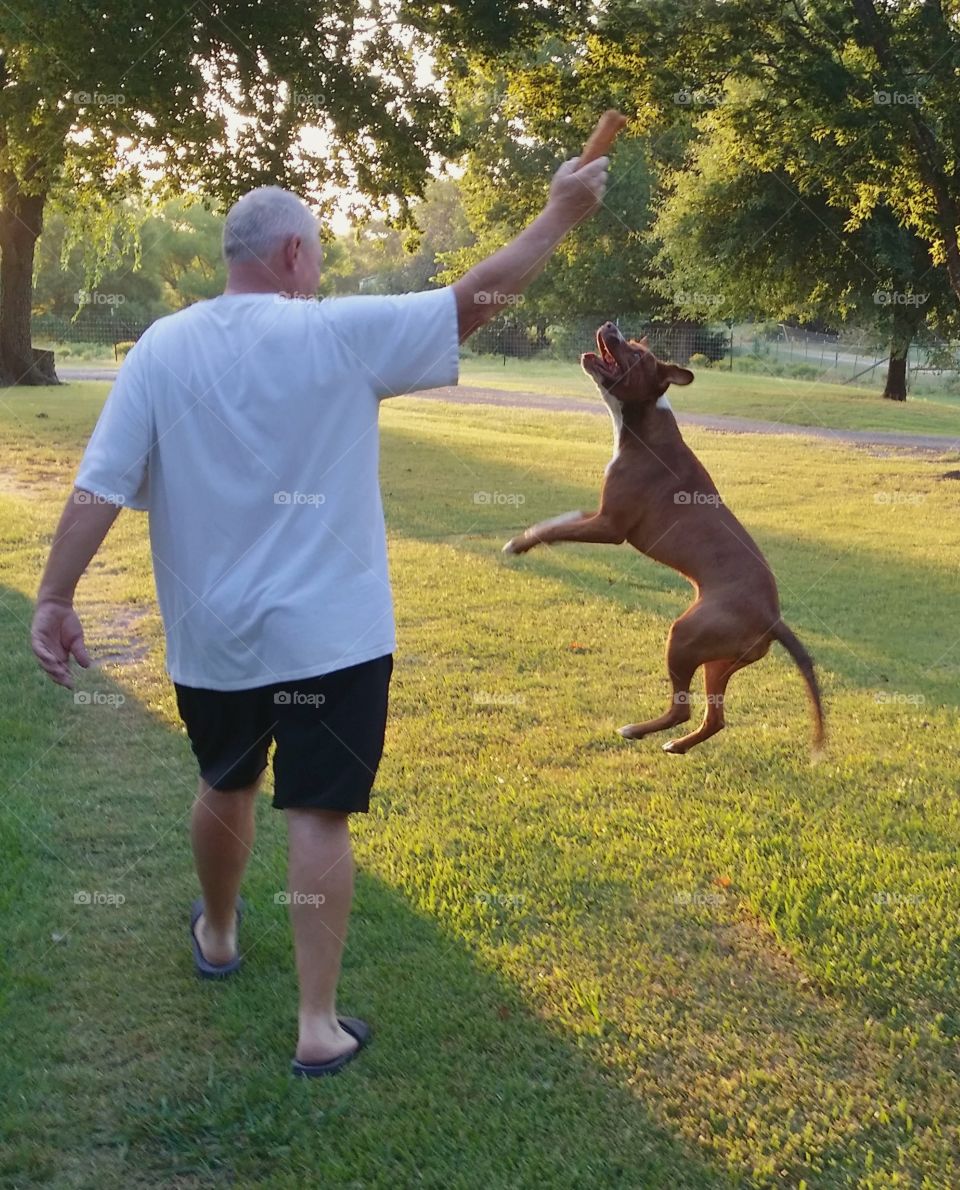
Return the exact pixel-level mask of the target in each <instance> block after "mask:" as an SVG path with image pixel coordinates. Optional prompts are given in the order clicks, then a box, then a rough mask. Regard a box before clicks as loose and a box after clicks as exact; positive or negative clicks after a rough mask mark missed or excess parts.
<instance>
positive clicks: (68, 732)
mask: <svg viewBox="0 0 960 1190" xmlns="http://www.w3.org/2000/svg"><path fill="white" fill-rule="evenodd" d="M105 390H106V386H105V385H94V384H91V385H73V386H70V387H67V388H61V389H57V390H33V391H28V390H23V391H16V392H9V391H6V392H3V393H0V443H2V445H3V452H4V453H3V458H4V462H3V464H2V467H3V470H2V471H0V566H2V570H0V584H2V590H0V637H2V645H3V648H2V652H0V673H2V677H3V681H4V685H5V688H6V690H7V692H8V697H7V698H6V699H5V700H4V703H3V709H2V711H0V739H2V740H3V745H2V748H3V756H2V769H0V776H2V792H0V804H2V806H3V814H2V816H0V907H2V917H0V920H2V923H3V945H2V948H0V963H2V964H3V967H2V970H0V1014H2V1019H3V1026H4V1028H3V1036H4V1047H3V1057H2V1059H0V1099H2V1102H3V1104H4V1109H3V1111H4V1119H3V1124H4V1126H3V1128H2V1130H0V1184H3V1185H11V1186H16V1187H24V1186H31V1185H40V1184H44V1185H53V1186H57V1187H88V1186H97V1187H103V1188H113V1187H117V1188H124V1190H126V1188H127V1187H134V1186H163V1187H168V1186H175V1187H183V1188H186V1187H189V1188H194V1187H206V1186H221V1185H224V1186H225V1185H230V1186H234V1185H236V1186H243V1187H248V1186H249V1187H252V1186H264V1187H281V1188H289V1190H299V1188H300V1187H303V1186H318V1187H328V1186H330V1187H333V1186H338V1187H339V1186H344V1187H358V1188H359V1187H377V1188H379V1187H384V1188H388V1187H389V1188H390V1190H393V1188H394V1187H408V1186H410V1187H413V1186H416V1187H431V1188H436V1190H447V1188H448V1187H467V1188H477V1190H481V1188H483V1190H486V1188H489V1187H497V1188H499V1187H510V1188H513V1187H531V1188H532V1187H541V1186H549V1187H570V1188H574V1187H577V1188H582V1187H611V1188H620V1187H629V1188H631V1190H633V1188H641V1187H642V1188H647V1187H651V1188H656V1187H677V1188H681V1190H687V1188H694V1190H699V1188H702V1187H705V1188H708V1190H712V1188H720V1187H774V1186H780V1187H792V1188H794V1190H799V1188H801V1187H807V1188H809V1190H813V1188H814V1187H862V1188H864V1190H880V1188H888V1187H920V1188H923V1190H939V1188H942V1187H949V1186H957V1185H960V1135H958V1120H960V1056H958V1037H960V1010H958V995H960V979H958V976H960V961H958V960H960V883H958V880H957V849H958V845H960V808H958V800H957V788H958V781H960V722H958V715H957V691H958V689H960V645H958V641H957V635H958V626H957V620H956V558H957V554H958V550H960V518H958V512H960V483H956V482H952V481H950V480H943V479H941V478H940V475H941V474H942V472H943V471H944V469H945V466H944V464H942V463H936V462H931V461H930V460H928V459H926V458H923V459H920V458H914V457H905V458H884V459H879V460H878V459H876V458H873V457H870V456H869V455H866V454H863V453H858V452H855V451H853V450H849V451H846V450H842V449H839V448H838V447H837V446H836V445H835V444H827V443H823V444H821V443H816V442H807V441H803V440H795V439H789V438H765V439H762V440H760V439H757V438H755V437H751V438H744V437H740V436H737V435H728V434H724V435H711V434H708V433H705V432H698V433H691V434H690V435H689V438H690V440H691V442H692V443H693V445H694V446H695V447H696V448H697V449H698V450H699V451H700V453H701V455H702V457H703V458H704V460H705V462H706V464H707V466H708V467H709V468H710V469H711V470H712V471H713V473H714V476H715V478H716V480H717V482H718V484H719V486H720V488H721V490H722V491H723V492H724V495H725V498H726V499H727V500H728V502H729V503H730V504H731V505H732V506H733V507H734V509H735V510H736V511H737V512H738V513H739V514H740V515H741V517H742V518H743V519H744V520H745V522H746V523H747V525H748V526H749V528H750V529H751V531H752V532H753V533H754V534H755V536H756V537H757V538H758V540H759V542H760V544H761V545H762V546H763V548H764V549H765V550H766V551H767V554H768V557H769V558H770V560H771V562H772V564H773V567H774V569H775V570H776V572H777V574H778V576H779V578H780V583H781V595H782V602H783V606H784V613H785V616H786V618H787V620H788V621H789V622H790V623H791V624H792V625H793V627H794V628H795V629H796V631H797V632H798V634H799V635H800V636H801V637H802V639H803V640H804V641H805V642H806V643H807V644H808V645H809V647H810V649H811V651H812V652H813V653H814V654H815V656H816V658H817V660H818V663H819V667H820V673H821V677H822V681H823V684H824V687H825V691H826V700H827V708H828V728H829V731H830V742H829V747H828V751H827V755H826V757H825V758H824V759H822V760H821V761H820V762H819V763H812V762H811V759H810V756H809V750H808V744H809V736H810V726H809V722H808V716H807V708H806V705H805V697H804V691H803V687H802V683H801V681H800V678H799V675H798V674H797V673H796V671H795V670H794V669H793V667H792V665H791V664H790V663H789V661H788V659H787V657H786V655H785V654H784V653H783V652H782V651H779V650H778V651H775V652H774V653H773V654H771V656H770V657H769V658H767V660H766V661H765V662H763V663H762V664H760V665H757V666H754V667H752V668H750V669H748V670H747V671H745V672H744V673H742V674H740V675H738V676H737V677H736V678H735V679H734V681H733V683H732V684H731V689H730V695H729V699H728V708H727V709H728V722H729V724H730V729H729V730H728V731H726V732H724V733H723V734H721V735H720V736H718V737H716V738H715V739H714V740H712V741H710V742H709V743H707V744H706V745H704V746H703V747H701V748H699V749H697V750H695V751H694V752H693V753H691V754H690V755H689V756H686V757H672V756H668V755H665V754H664V753H662V752H661V750H660V748H659V741H658V740H657V739H651V740H647V741H645V742H640V743H634V744H629V743H627V742H625V741H623V740H621V739H620V738H619V737H618V736H617V735H616V734H615V728H616V726H617V725H619V724H621V723H624V722H627V721H629V720H632V719H635V718H639V717H643V716H647V715H650V714H652V713H655V712H657V711H659V710H660V709H661V707H662V706H663V705H665V703H666V699H667V687H666V682H665V676H664V672H663V661H662V653H663V642H664V638H665V636H666V631H667V627H668V623H669V620H670V618H671V617H673V616H675V615H676V614H677V613H678V612H679V611H680V610H681V609H682V608H683V607H684V606H685V604H686V602H687V600H688V591H687V588H686V585H685V584H684V583H683V582H682V580H679V579H678V578H677V577H676V576H675V575H673V574H672V573H671V572H668V571H666V570H663V569H661V568H658V567H656V566H655V565H654V564H653V563H651V562H648V561H647V560H646V559H644V558H642V557H641V556H640V555H638V554H636V553H635V552H633V551H631V550H629V549H628V548H626V547H623V548H620V549H614V548H611V547H604V546H580V547H576V546H571V547H557V548H556V549H554V550H551V551H547V550H543V551H535V552H533V553H532V554H530V555H528V556H527V557H524V558H520V559H507V558H505V557H504V556H503V555H501V554H500V552H499V547H500V545H501V544H502V542H503V541H504V540H506V539H507V538H508V537H509V536H511V535H512V533H513V532H515V531H516V530H517V529H518V528H520V527H522V526H523V525H526V524H528V523H531V522H532V521H534V520H537V519H540V518H542V517H545V516H548V515H552V514H555V513H559V512H563V511H565V510H567V509H571V508H577V507H584V508H588V507H591V506H593V503H594V501H595V493H596V489H597V484H598V480H599V477H600V475H601V473H602V469H603V466H604V464H605V462H606V460H607V457H608V453H609V441H608V438H609V430H608V427H607V425H606V424H605V423H603V422H600V421H599V420H598V419H596V418H592V417H589V416H587V415H578V414H571V415H570V416H563V417H558V416H556V415H552V414H545V413H537V412H533V411H525V410H514V409H492V408H481V407H464V406H448V405H439V404H434V403H432V402H421V401H417V400H414V399H404V400H400V401H395V402H388V403H387V404H386V405H385V407H384V411H383V489H384V496H385V504H386V511H387V520H388V526H389V531H390V548H391V565H392V570H393V575H394V585H395V597H396V604H397V616H398V627H399V640H400V646H399V650H398V656H397V666H396V670H395V677H394V687H393V694H392V715H391V723H390V728H389V734H388V742H387V753H386V757H385V760H384V763H383V766H382V769H381V775H380V777H379V780H378V787H377V791H375V796H374V809H373V812H372V813H371V814H370V815H369V816H368V817H366V818H361V819H358V820H357V821H356V823H355V838H356V844H357V852H358V867H359V878H358V885H357V898H356V906H355V913H354V918H353V922H352V926H351V933H350V938H349V943H348V947H347V951H346V956H345V968H344V975H343V981H342V985H341V1008H342V1010H344V1011H346V1012H349V1013H351V1014H356V1015H360V1016H363V1017H365V1018H367V1019H369V1020H370V1021H371V1023H372V1024H373V1026H374V1028H375V1031H376V1039H375V1042H374V1044H373V1046H372V1047H371V1049H370V1051H369V1052H368V1053H367V1054H366V1055H364V1057H363V1058H362V1059H361V1060H360V1061H359V1062H358V1063H357V1064H356V1065H355V1066H353V1067H351V1068H350V1070H349V1071H348V1072H346V1073H345V1074H344V1075H343V1076H342V1077H340V1078H338V1079H331V1080H321V1081H319V1082H317V1083H309V1082H301V1081H294V1080H292V1079H291V1078H290V1077H289V1074H288V1064H289V1058H290V1055H291V1052H292V1046H293V1042H294V1036H295V1031H294V1026H295V1011H296V1000H295V980H294V970H293V957H292V949H291V939H290V931H289V927H288V924H287V921H286V910H285V908H284V907H283V906H282V905H280V904H278V903H276V900H275V897H276V894H277V893H278V892H279V891H280V890H282V889H283V887H284V852H285V847H284V838H283V835H282V832H281V827H282V822H281V816H280V815H279V814H276V813H275V812H274V811H273V810H272V809H271V808H270V807H269V805H267V804H264V805H263V807H262V809H261V812H260V838H259V841H258V850H257V855H256V858H255V859H254V860H253V862H252V864H251V868H250V872H249V879H248V881H247V884H246V887H245V896H246V898H247V901H248V903H249V906H250V909H249V913H248V917H247V918H246V920H245V923H244V927H243V932H242V944H243V946H244V948H245V951H246V955H247V960H246V968H245V971H244V973H243V975H242V977H241V978H239V979H237V980H236V981H232V982H230V983H228V984H226V985H224V986H211V985H208V984H202V983H199V982H198V981H197V980H196V979H195V978H194V976H193V974H192V969H191V963H190V953H189V946H188V941H187V927H186V913H187V908H188V906H189V903H190V900H191V898H192V897H193V896H194V895H195V884H194V877H193V876H192V869H191V862H190V856H189V844H188V839H187V833H186V816H187V814H188V811H189V807H190V803H191V800H192V797H193V795H194V789H195V777H194V768H193V759H192V756H191V754H190V751H189V747H188V744H187V741H186V738H185V736H184V735H183V733H182V732H181V730H180V728H179V724H178V721H177V718H176V713H175V707H174V701H173V694H172V688H171V687H169V685H168V683H167V681H166V680H165V678H164V675H163V670H162V638H161V627H160V624H159V621H158V618H157V616H156V613H155V610H154V604H153V602H152V586H151V578H150V574H149V554H148V548H147V540H146V518H145V517H142V516H138V515H137V514H136V513H130V512H125V513H123V514H122V515H121V517H120V518H119V521H118V522H117V524H116V526H115V527H114V530H113V532H112V533H111V535H110V537H109V538H108V540H107V544H106V547H105V549H104V551H103V552H102V554H101V555H100V557H99V558H98V560H97V562H96V564H95V566H94V568H93V569H92V570H91V572H90V574H89V575H88V576H87V577H86V578H85V579H84V581H83V582H82V584H81V587H80V591H79V595H78V609H79V611H80V613H81V616H82V618H83V619H84V621H85V623H86V626H87V643H88V645H89V646H90V648H91V651H92V652H93V653H94V655H98V656H100V657H101V658H106V659H107V660H106V661H105V662H104V664H102V665H101V666H100V667H99V668H98V670H97V672H96V673H91V674H85V675H83V676H82V677H81V678H80V680H79V682H78V690H80V691H81V692H83V693H85V694H88V695H89V698H88V699H87V701H81V702H77V701H75V700H74V698H73V697H72V696H71V695H70V694H69V693H68V692H66V691H64V690H62V689H58V688H55V687H54V686H52V685H51V684H49V683H48V681H47V679H46V678H45V677H44V676H43V675H42V674H41V673H40V671H39V669H38V668H37V667H36V666H35V664H34V661H33V659H32V656H31V655H30V654H29V651H28V648H27V626H28V623H29V617H30V600H31V598H32V596H33V594H34V592H35V589H36V584H37V580H38V575H39V569H40V566H41V562H42V559H43V557H44V555H45V553H46V549H47V547H48V544H49V540H50V536H51V533H52V530H53V527H54V523H55V520H56V517H57V515H58V512H59V508H60V505H61V503H62V501H63V500H64V498H65V496H66V494H67V491H68V489H69V483H70V479H71V476H72V471H73V468H74V466H75V464H76V462H77V460H78V457H79V453H80V449H81V446H82V442H83V440H84V437H85V435H86V434H87V433H88V432H89V429H90V428H91V426H92V423H93V420H94V418H95V415H96V411H97V408H98V406H99V402H100V401H101V400H102V398H103V395H104V393H105ZM40 414H45V415H46V416H43V417H41V416H39V415H40ZM878 497H879V499H878ZM111 659H112V660H111ZM118 662H119V663H118ZM265 803H266V799H265ZM78 894H86V900H87V901H88V903H83V902H84V899H85V898H84V896H83V895H81V896H79V897H78ZM121 898H122V900H121Z"/></svg>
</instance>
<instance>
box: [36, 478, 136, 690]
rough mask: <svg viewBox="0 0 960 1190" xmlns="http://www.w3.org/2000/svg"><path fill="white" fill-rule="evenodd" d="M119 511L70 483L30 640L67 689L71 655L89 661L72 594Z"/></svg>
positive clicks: (84, 662)
mask: <svg viewBox="0 0 960 1190" xmlns="http://www.w3.org/2000/svg"><path fill="white" fill-rule="evenodd" d="M119 511H120V506H119V505H118V504H112V503H109V502H108V501H106V500H102V499H98V498H97V497H96V496H95V495H94V494H93V493H91V492H85V491H83V490H82V489H81V488H75V489H74V491H73V494H72V495H71V497H70V499H69V500H68V501H67V505H66V507H65V508H64V510H63V514H62V516H61V517H60V523H59V525H57V532H56V536H55V537H54V540H53V545H52V546H51V548H50V556H49V557H48V559H47V565H46V568H45V569H44V572H43V578H42V580H41V582H40V590H39V591H38V592H37V606H36V609H35V611H34V614H33V625H32V627H31V629H30V643H31V645H32V646H33V651H34V653H35V654H36V656H37V660H38V661H39V662H40V664H41V666H42V667H43V668H44V669H45V670H46V671H47V673H48V674H49V675H50V677H51V678H52V679H53V680H54V681H55V682H56V683H57V684H58V685H60V686H66V687H67V689H68V690H72V689H73V677H72V675H71V673H70V658H71V657H73V659H74V660H75V661H76V662H77V663H78V664H79V665H82V666H83V667H84V669H86V668H87V666H89V665H90V655H89V654H88V653H87V650H86V647H85V646H84V643H83V627H82V626H81V624H80V618H79V616H78V615H77V613H76V612H75V611H74V610H73V594H74V591H75V590H76V587H77V583H78V582H79V581H80V577H81V575H82V574H83V572H84V571H85V570H86V569H87V567H88V566H89V565H90V562H91V560H92V558H93V556H94V555H95V554H96V552H97V550H98V549H99V548H100V545H101V544H102V542H103V539H104V538H105V537H106V535H107V533H108V532H109V530H110V526H111V525H112V524H113V522H114V521H115V520H116V519H117V514H118V513H119Z"/></svg>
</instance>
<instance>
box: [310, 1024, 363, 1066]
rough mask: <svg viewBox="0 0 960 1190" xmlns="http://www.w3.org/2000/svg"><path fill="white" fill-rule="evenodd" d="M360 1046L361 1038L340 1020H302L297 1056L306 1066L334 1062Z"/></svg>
mask: <svg viewBox="0 0 960 1190" xmlns="http://www.w3.org/2000/svg"><path fill="white" fill-rule="evenodd" d="M359 1048H360V1042H359V1040H358V1039H357V1038H356V1037H355V1036H354V1035H353V1034H352V1033H349V1032H347V1030H346V1029H344V1027H343V1026H342V1025H341V1024H340V1022H339V1021H338V1020H336V1019H335V1020H333V1021H332V1022H329V1021H311V1022H303V1021H302V1022H301V1024H300V1040H299V1041H298V1043H297V1053H296V1058H297V1061H298V1062H302V1063H303V1064H304V1065H305V1066H313V1065H319V1064H321V1063H323V1062H333V1061H335V1060H336V1059H337V1058H343V1057H345V1056H346V1055H347V1054H352V1053H355V1052H356V1051H357V1050H358V1049H359Z"/></svg>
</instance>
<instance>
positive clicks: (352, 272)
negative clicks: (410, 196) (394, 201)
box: [321, 178, 472, 294]
mask: <svg viewBox="0 0 960 1190" xmlns="http://www.w3.org/2000/svg"><path fill="white" fill-rule="evenodd" d="M410 219H411V226H409V227H407V228H404V229H401V228H397V227H395V226H392V225H391V224H390V223H389V222H387V221H386V220H384V219H372V220H370V221H368V222H366V223H364V224H362V225H361V226H359V227H357V228H356V229H355V230H354V231H351V232H348V233H346V234H344V235H342V236H338V237H337V238H336V239H335V240H334V241H332V242H331V243H329V244H327V245H326V246H325V248H324V266H323V278H322V281H321V290H322V291H323V292H324V293H328V294H341V293H357V292H364V293H406V292H414V291H416V290H421V289H430V288H433V286H435V285H436V284H437V280H436V278H437V274H438V272H439V271H440V268H441V263H440V259H439V258H440V255H441V254H443V253H445V252H449V251H452V250H454V249H457V248H460V247H462V246H463V245H465V244H468V243H469V242H470V241H471V239H472V236H471V233H470V229H469V227H468V226H467V220H466V215H465V214H464V210H463V203H462V201H461V198H460V187H459V184H458V182H457V181H455V180H454V179H453V178H432V179H431V180H430V182H428V183H427V186H426V188H425V191H424V196H423V198H422V199H421V200H419V201H418V202H416V203H413V204H411V207H410Z"/></svg>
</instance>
